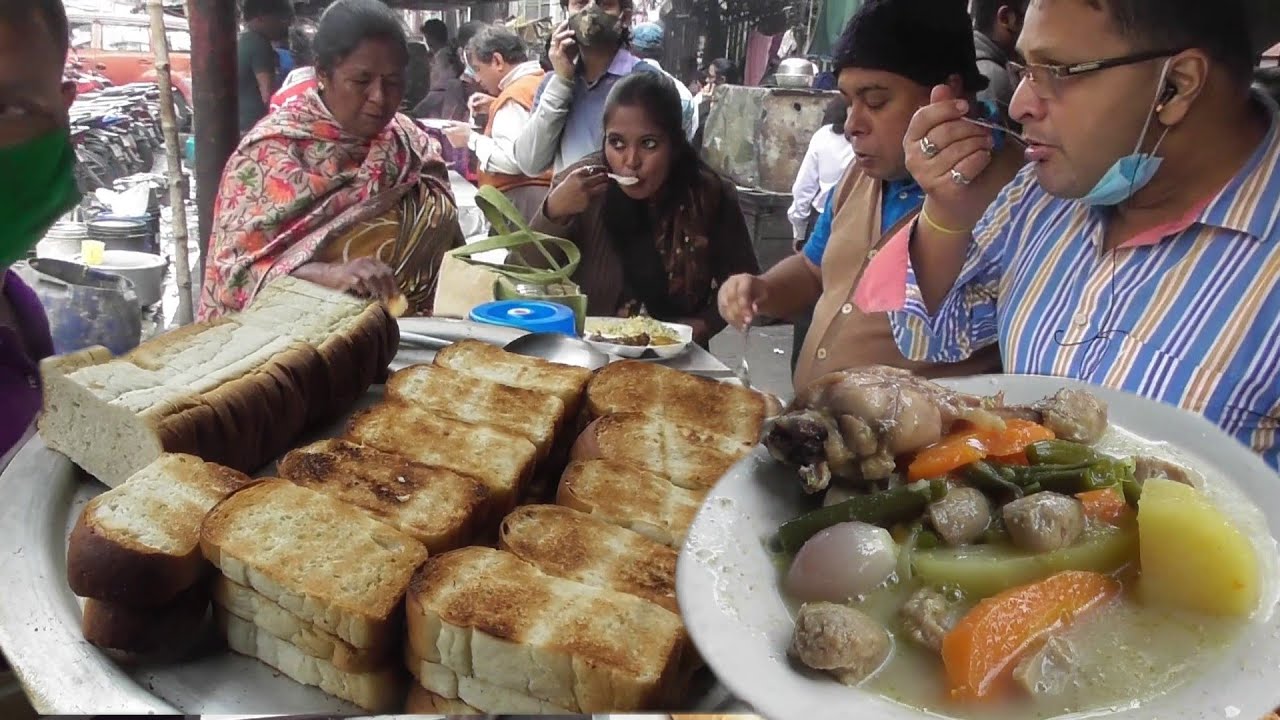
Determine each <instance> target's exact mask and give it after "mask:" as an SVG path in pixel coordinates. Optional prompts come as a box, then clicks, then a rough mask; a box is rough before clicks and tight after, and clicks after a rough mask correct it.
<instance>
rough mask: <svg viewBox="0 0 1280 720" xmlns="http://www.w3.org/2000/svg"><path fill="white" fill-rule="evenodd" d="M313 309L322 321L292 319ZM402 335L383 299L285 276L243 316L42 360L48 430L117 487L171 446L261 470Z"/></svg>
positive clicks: (43, 426) (370, 371)
mask: <svg viewBox="0 0 1280 720" xmlns="http://www.w3.org/2000/svg"><path fill="white" fill-rule="evenodd" d="M303 315H305V316H308V317H313V318H320V319H322V320H323V322H310V323H305V322H301V321H297V322H294V321H295V320H297V318H298V317H300V316H303ZM291 323H292V324H291ZM398 338H399V334H398V329H397V328H396V324H395V321H394V319H392V318H391V317H390V315H389V314H388V313H387V311H386V309H385V308H384V307H383V306H382V305H380V304H374V303H370V302H368V301H365V300H360V299H357V298H354V297H351V296H350V295H346V294H344V293H339V292H335V291H332V290H327V289H325V288H320V287H319V286H313V285H312V284H310V283H307V282H305V281H303V280H298V279H296V278H291V277H284V278H280V279H278V280H276V281H274V282H273V283H272V285H271V286H269V287H268V288H267V289H266V290H264V291H263V294H262V295H260V296H259V297H258V298H257V299H256V300H255V302H254V303H253V305H251V306H250V308H249V309H248V310H246V311H245V312H244V313H241V314H238V315H232V316H227V317H223V318H219V319H217V320H214V321H211V322H205V323H196V324H194V325H190V326H187V327H183V328H179V329H177V330H173V331H170V332H167V333H165V334H163V335H161V336H159V337H157V338H155V339H153V340H150V341H148V342H146V343H144V344H143V345H141V346H140V347H138V348H137V349H136V350H134V351H133V352H131V353H129V354H127V355H124V356H122V357H120V358H114V359H113V358H112V357H111V354H110V353H109V352H108V351H107V350H106V349H104V348H100V347H97V348H89V349H87V350H84V351H80V352H77V353H72V354H70V355H66V356H61V357H55V358H49V359H46V360H44V361H43V362H42V363H41V366H40V373H41V378H42V381H43V383H44V411H43V412H42V413H41V417H40V421H39V428H40V434H41V437H42V438H43V439H44V441H45V444H47V445H48V446H49V447H50V448H52V449H54V450H57V451H58V452H61V453H63V454H64V455H66V456H68V457H69V458H70V459H71V460H72V461H73V462H75V463H76V464H77V465H79V466H80V467H81V468H83V469H84V470H85V471H86V472H88V473H89V474H90V475H93V476H94V477H96V478H98V479H99V480H100V481H102V482H103V483H105V484H106V485H108V486H109V487H115V486H117V485H119V484H120V483H122V482H124V481H125V480H126V479H128V478H129V477H130V476H131V475H133V474H134V473H135V472H137V471H138V470H140V469H142V468H143V467H145V466H146V465H147V464H148V463H150V462H151V461H152V460H154V459H156V458H157V457H159V455H160V454H161V453H163V452H182V453H189V454H192V455H197V456H199V457H201V458H203V459H205V460H208V461H211V462H216V463H218V464H220V465H225V466H227V467H231V468H234V469H236V470H241V471H244V472H253V471H255V470H257V469H258V468H260V467H261V466H263V465H265V464H266V463H267V462H269V461H271V460H273V459H274V458H276V457H278V456H279V455H280V454H281V453H283V452H284V451H285V450H287V449H288V448H289V447H291V446H292V444H293V443H294V442H295V441H296V439H297V437H298V436H299V434H300V433H301V432H302V430H303V429H305V428H306V427H307V426H308V425H314V424H317V423H319V422H321V421H324V420H330V419H334V418H335V417H336V415H337V413H339V412H340V411H343V410H345V409H346V407H347V406H349V404H350V401H351V400H353V399H354V398H355V397H357V396H359V395H360V394H362V393H363V392H364V391H365V390H366V389H367V388H368V386H369V385H370V384H371V383H372V382H373V380H374V379H375V378H376V377H377V376H378V375H379V373H383V372H385V369H386V366H387V364H388V363H389V362H390V360H391V358H392V357H394V354H395V351H396V344H397V342H398Z"/></svg>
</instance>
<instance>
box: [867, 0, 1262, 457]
mask: <svg viewBox="0 0 1280 720" xmlns="http://www.w3.org/2000/svg"><path fill="white" fill-rule="evenodd" d="M1253 1H1254V0H1217V1H1216V2H1212V3H1206V2H1204V1H1203V0H1035V1H1034V2H1032V4H1031V7H1030V9H1029V12H1028V15H1027V19H1026V24H1025V25H1024V27H1023V31H1022V36H1021V39H1020V41H1019V43H1018V47H1019V50H1020V51H1021V54H1022V56H1023V57H1024V58H1025V59H1026V64H1025V65H1015V64H1011V72H1012V75H1013V81H1014V84H1015V86H1016V91H1015V93H1014V97H1013V102H1012V105H1011V108H1010V109H1011V115H1012V116H1013V120H1014V121H1016V122H1018V123H1020V124H1022V126H1023V127H1024V128H1025V139H1026V142H1027V148H1026V152H1025V155H1026V159H1027V160H1028V166H1027V167H1026V168H1024V170H1023V171H1022V172H1020V173H1019V174H1018V176H1017V177H1016V178H1015V179H1014V180H1013V182H1012V183H1010V184H1009V185H1008V186H1007V187H1004V188H1001V187H999V186H998V185H997V184H996V183H993V182H990V181H989V180H987V179H985V178H984V174H983V173H982V170H983V169H984V168H985V167H986V166H987V164H988V163H989V162H990V154H989V152H988V150H987V149H986V143H987V142H988V141H989V137H988V135H987V134H986V133H985V132H984V131H982V130H981V129H978V128H974V127H973V126H972V125H971V124H968V123H965V122H961V121H960V117H961V116H962V115H963V113H964V112H965V108H964V105H965V103H963V102H960V101H956V100H954V99H953V98H952V96H951V95H950V94H949V93H948V92H947V91H946V89H945V88H937V89H935V90H934V93H933V98H932V99H933V101H934V102H933V103H932V104H931V105H930V106H928V107H927V108H925V109H923V110H921V111H920V112H919V113H918V114H917V115H916V117H915V118H914V119H913V121H912V124H911V126H910V128H909V129H908V131H907V134H906V138H905V147H906V150H907V165H908V167H909V168H910V170H911V173H912V175H913V176H914V177H915V178H916V180H917V181H918V182H919V183H920V185H921V187H923V188H924V190H925V193H926V200H925V203H924V206H923V209H922V211H921V213H920V217H919V220H918V222H916V223H915V224H914V225H913V226H912V227H910V228H908V229H907V230H906V231H904V232H903V233H901V234H900V235H899V236H898V237H896V238H894V240H893V241H892V242H891V243H890V244H889V245H888V246H886V249H885V250H884V251H882V252H881V253H880V255H879V256H878V257H877V258H876V260H875V262H873V263H872V265H871V266H870V267H869V268H868V270H867V272H866V273H865V274H864V279H863V281H862V283H861V285H860V287H859V289H858V291H857V293H856V295H855V300H856V302H857V304H858V305H859V307H861V308H862V309H863V310H864V311H874V310H888V311H891V312H890V318H891V322H892V324H893V326H894V332H895V335H896V337H897V340H898V344H899V346H900V347H901V349H902V350H903V352H904V354H906V355H907V356H908V357H911V358H913V359H919V360H929V361H934V362H939V361H952V362H954V361H957V360H961V359H963V358H965V357H967V356H969V355H970V354H971V353H973V352H976V351H978V350H979V349H981V348H984V347H988V346H991V345H993V344H996V343H998V344H999V347H1000V349H1001V354H1002V359H1003V363H1004V369H1005V371H1006V372H1010V373H1029V374H1038V375H1055V376H1062V377H1071V378H1078V379H1082V380H1086V381H1089V382H1094V383H1098V384H1101V385H1107V386H1111V387H1115V388H1119V389H1122V390H1126V391H1129V392H1133V393H1137V394H1141V395H1146V396H1148V397H1153V398H1156V399H1159V400H1162V401H1165V402H1168V403H1171V404H1174V405H1179V406H1181V407H1184V408H1186V409H1188V410H1191V411H1193V412H1197V413H1202V414H1204V415H1205V416H1206V417H1207V418H1209V419H1210V420H1212V421H1214V422H1216V423H1217V424H1219V425H1220V426H1221V427H1223V428H1224V429H1225V430H1226V431H1227V432H1228V433H1230V434H1232V435H1234V436H1235V437H1236V438H1238V439H1239V440H1241V441H1242V442H1244V443H1245V444H1247V445H1250V446H1252V447H1253V448H1254V449H1255V450H1256V451H1258V452H1259V453H1262V454H1263V456H1264V458H1265V459H1266V460H1267V461H1268V462H1269V463H1270V464H1271V465H1272V466H1273V467H1275V466H1277V465H1278V464H1280V463H1278V459H1280V454H1278V449H1280V446H1278V445H1277V442H1276V440H1277V437H1276V436H1277V433H1278V432H1280V324H1278V321H1277V318H1280V172H1278V171H1277V161H1278V160H1280V134H1278V133H1277V123H1276V113H1277V108H1276V105H1275V104H1274V103H1273V102H1272V101H1271V100H1270V99H1268V98H1265V97H1263V96H1262V95H1260V94H1256V93H1252V92H1251V90H1250V77H1251V72H1252V68H1253V61H1254V54H1253V53H1252V52H1251V51H1250V49H1249V42H1248V38H1249V30H1250V21H1251V16H1250V14H1249V13H1250V12H1252V11H1253V9H1252V8H1250V7H1248V6H1247V4H1246V3H1247V2H1253ZM926 250H927V252H926Z"/></svg>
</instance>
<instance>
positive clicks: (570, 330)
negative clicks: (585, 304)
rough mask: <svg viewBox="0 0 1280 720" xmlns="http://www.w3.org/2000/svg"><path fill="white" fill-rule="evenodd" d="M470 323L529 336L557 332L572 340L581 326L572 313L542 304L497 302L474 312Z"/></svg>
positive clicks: (539, 302)
mask: <svg viewBox="0 0 1280 720" xmlns="http://www.w3.org/2000/svg"><path fill="white" fill-rule="evenodd" d="M471 319H472V320H474V321H475V322H481V323H487V324H489V325H504V326H506V327H513V328H519V329H521V330H527V331H529V332H555V333H560V334H562V335H568V336H569V337H577V335H578V323H577V319H576V318H575V317H574V315H573V310H570V309H569V308H568V307H566V306H564V305H560V304H558V303H552V302H545V301H542V300H498V301H496V302H491V303H485V304H484V305H478V306H476V307H475V308H474V309H472V311H471Z"/></svg>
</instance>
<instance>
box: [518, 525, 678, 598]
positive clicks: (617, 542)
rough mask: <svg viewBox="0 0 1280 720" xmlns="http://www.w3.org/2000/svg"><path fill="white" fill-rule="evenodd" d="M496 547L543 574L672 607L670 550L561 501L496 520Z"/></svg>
mask: <svg viewBox="0 0 1280 720" xmlns="http://www.w3.org/2000/svg"><path fill="white" fill-rule="evenodd" d="M498 543H499V544H498V547H499V548H500V549H502V550H506V551H507V552H509V553H512V554H513V555H515V556H517V557H519V558H520V559H521V560H524V561H525V562H527V563H530V564H532V565H533V566H534V567H536V568H538V569H539V570H541V571H542V572H544V573H546V574H548V575H554V576H556V577H559V578H564V579H566V580H573V581H575V582H580V583H583V584H585V585H591V586H594V587H598V588H606V589H609V590H617V591H618V592H624V593H628V594H630V595H635V596H636V597H639V598H644V599H645V600H648V601H650V602H653V603H657V604H658V605H660V606H662V607H664V608H666V609H668V610H670V611H671V612H675V613H678V612H680V609H679V607H678V606H677V605H676V555H677V553H676V551H675V549H673V548H671V547H669V546H667V545H663V544H662V543H659V542H656V541H654V540H652V539H650V538H647V537H645V536H643V535H641V534H639V533H637V532H633V531H631V530H628V529H626V528H622V527H619V526H617V525H613V524H611V523H608V522H606V521H604V520H601V519H598V518H595V517H592V516H591V515H588V514H586V513H583V512H579V511H577V510H573V509H571V508H568V507H564V506H561V505H525V506H523V507H518V508H516V509H515V510H514V511H512V512H511V514H509V515H507V517H506V518H504V519H503V521H502V529H501V533H500V535H499V540H498Z"/></svg>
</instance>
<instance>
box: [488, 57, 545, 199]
mask: <svg viewBox="0 0 1280 720" xmlns="http://www.w3.org/2000/svg"><path fill="white" fill-rule="evenodd" d="M543 75H544V73H541V72H538V73H534V74H532V75H525V76H524V77H522V78H520V79H519V80H516V81H515V82H513V83H511V84H510V85H508V86H507V88H506V89H505V90H503V91H502V92H500V93H498V97H496V98H494V100H493V104H492V105H491V106H490V107H489V123H488V125H486V126H485V129H484V134H485V135H488V136H490V137H492V136H493V135H492V133H493V119H494V118H495V117H497V116H498V110H500V109H501V108H502V106H504V105H506V104H507V103H511V102H513V103H516V104H518V105H519V106H520V107H522V108H524V109H525V110H530V111H531V110H533V99H534V97H535V96H536V95H537V93H538V87H539V86H540V85H542V78H543ZM551 176H552V171H550V170H548V171H547V172H546V173H544V174H542V175H539V176H537V177H528V176H526V175H507V174H504V173H491V172H481V173H480V186H481V187H484V186H486V185H490V186H493V187H495V188H497V189H499V190H502V191H506V190H511V189H513V188H518V187H530V186H532V187H551Z"/></svg>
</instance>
